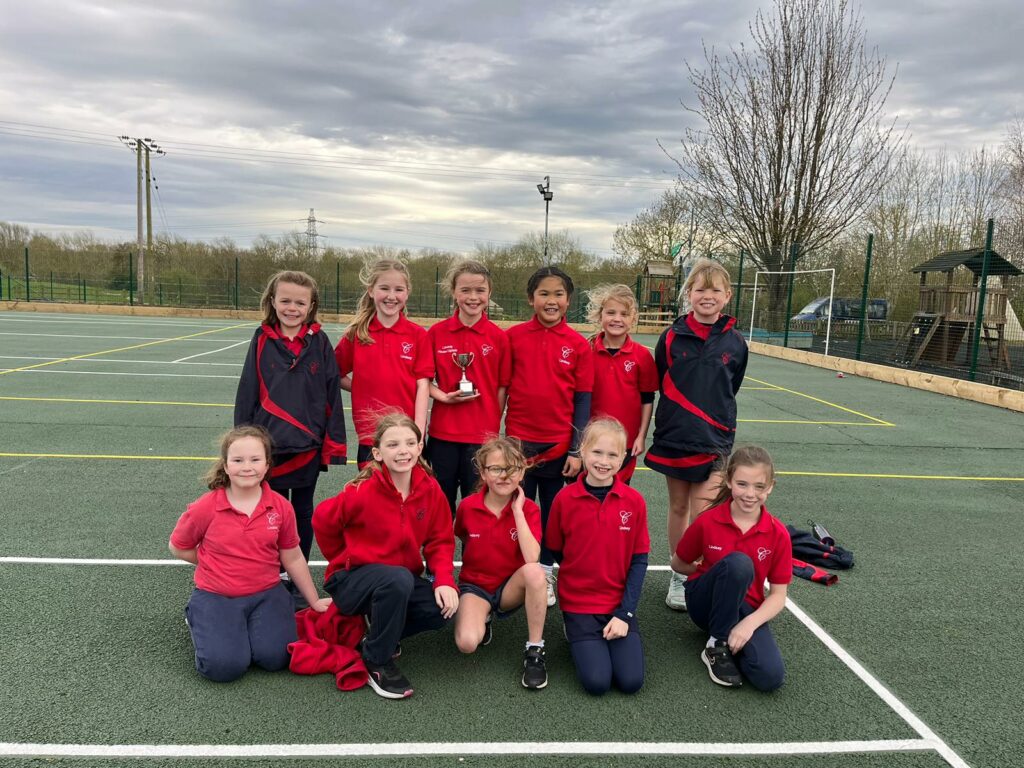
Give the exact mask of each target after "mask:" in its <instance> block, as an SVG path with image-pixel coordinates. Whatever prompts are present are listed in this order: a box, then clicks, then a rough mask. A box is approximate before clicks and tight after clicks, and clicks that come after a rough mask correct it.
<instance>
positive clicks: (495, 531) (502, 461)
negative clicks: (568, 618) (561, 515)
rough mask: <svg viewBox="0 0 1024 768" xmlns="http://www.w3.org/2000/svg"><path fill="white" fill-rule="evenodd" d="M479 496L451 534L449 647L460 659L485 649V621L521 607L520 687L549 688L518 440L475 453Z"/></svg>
mask: <svg viewBox="0 0 1024 768" xmlns="http://www.w3.org/2000/svg"><path fill="white" fill-rule="evenodd" d="M476 465H477V471H478V472H479V473H480V478H481V481H482V482H481V486H480V489H479V490H478V491H477V492H476V493H474V494H472V495H470V496H467V497H466V498H464V499H463V500H462V503H461V504H459V509H458V513H457V514H456V516H455V535H456V536H457V537H458V538H460V539H461V540H462V570H461V572H460V573H459V593H460V594H459V610H458V613H457V614H456V615H455V644H456V645H457V646H458V648H459V650H460V651H462V652H463V653H473V651H475V650H476V649H477V647H478V646H481V645H487V644H488V643H490V642H491V636H492V634H491V619H492V618H493V617H494V616H497V617H498V618H505V617H506V616H508V615H509V614H511V613H512V612H514V611H515V610H517V609H518V608H520V607H521V606H523V605H525V606H526V624H527V629H528V636H527V641H526V648H525V650H524V652H523V667H522V684H523V687H524V688H529V689H533V690H536V689H540V688H544V687H545V686H546V685H547V684H548V674H547V669H546V667H545V663H544V618H545V615H546V613H547V580H546V579H545V576H544V570H543V569H542V568H541V566H540V565H539V564H538V562H537V560H538V558H539V557H540V537H541V524H540V508H539V507H538V506H537V505H536V504H535V503H534V502H532V501H531V500H529V499H527V498H526V494H525V493H523V489H522V488H521V487H520V486H519V483H520V482H521V481H522V479H523V474H524V472H525V470H526V457H525V456H523V452H522V449H521V448H520V445H519V441H518V440H515V439H510V438H505V437H495V438H493V439H491V440H489V441H488V442H486V443H484V444H483V445H482V446H481V447H480V450H478V451H477V452H476Z"/></svg>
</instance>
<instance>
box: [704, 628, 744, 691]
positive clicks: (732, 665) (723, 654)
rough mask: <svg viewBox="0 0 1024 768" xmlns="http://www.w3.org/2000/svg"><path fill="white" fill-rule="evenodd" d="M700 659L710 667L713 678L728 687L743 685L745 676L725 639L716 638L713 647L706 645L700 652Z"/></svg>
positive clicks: (709, 671) (709, 670) (709, 672)
mask: <svg viewBox="0 0 1024 768" xmlns="http://www.w3.org/2000/svg"><path fill="white" fill-rule="evenodd" d="M700 660H701V661H703V662H704V666H705V667H707V668H708V674H709V675H711V680H712V681H713V682H715V683H718V685H724V686H725V687H726V688H738V687H740V686H741V685H743V678H742V677H741V676H740V670H739V668H738V667H737V666H736V659H734V658H733V656H732V651H730V650H729V644H728V643H727V642H725V641H724V640H716V641H715V645H714V647H713V648H709V647H707V646H705V648H704V650H703V651H701V652H700Z"/></svg>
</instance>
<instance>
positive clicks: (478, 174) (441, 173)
mask: <svg viewBox="0 0 1024 768" xmlns="http://www.w3.org/2000/svg"><path fill="white" fill-rule="evenodd" d="M3 126H11V128H5V127H3ZM0 134H6V135H12V136H20V137H23V138H36V139H44V140H49V141H59V142H64V143H75V144H90V145H95V146H110V144H109V142H101V141H97V140H94V139H93V138H92V137H93V136H96V137H100V136H103V134H100V133H97V132H94V131H82V130H70V129H65V128H57V127H53V126H41V125H38V124H34V123H18V122H14V121H8V120H0ZM163 144H164V146H166V147H171V148H174V149H175V150H176V154H177V155H181V156H185V157H195V158H203V159H218V160H225V159H233V160H236V161H240V162H252V163H261V164H268V165H292V166H305V167H311V168H348V169H353V170H364V171H368V172H372V171H390V172H392V173H398V174H408V175H415V176H428V177H429V176H433V177H439V178H446V177H461V178H465V177H471V178H479V179H491V180H504V181H526V180H530V179H532V178H534V176H535V175H536V171H534V170H532V169H525V168H504V167H494V168H487V167H482V166H479V165H466V164H459V163H440V162H429V161H409V160H399V159H393V158H379V157H362V156H354V155H346V154H338V153H332V154H321V153H313V152H293V151H289V150H273V149H258V148H253V147H246V146H241V147H240V146H237V145H236V146H230V145H223V144H201V143H197V142H178V141H173V140H165V141H164V143H163ZM558 175H559V177H560V178H565V180H566V183H571V184H578V185H580V186H587V187H633V188H637V189H664V188H665V187H666V185H668V184H670V183H675V178H674V177H673V178H671V179H668V178H666V179H665V180H664V181H660V180H658V179H656V178H652V177H629V176H616V175H611V174H599V173H588V172H581V171H559V172H558Z"/></svg>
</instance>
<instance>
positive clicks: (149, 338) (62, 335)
mask: <svg viewBox="0 0 1024 768" xmlns="http://www.w3.org/2000/svg"><path fill="white" fill-rule="evenodd" d="M236 327H237V326H234V325H227V326H224V328H225V329H227V328H231V329H234V328H236ZM212 330H218V329H217V328H214V329H212ZM0 336H20V337H22V338H26V337H42V338H47V339H116V340H118V341H176V342H182V343H190V344H193V343H196V342H202V343H206V344H209V343H210V342H211V341H223V339H168V338H167V337H165V336H86V335H83V334H69V333H16V332H14V331H10V332H8V331H0ZM246 341H248V339H246Z"/></svg>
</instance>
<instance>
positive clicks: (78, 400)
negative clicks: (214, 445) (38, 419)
mask: <svg viewBox="0 0 1024 768" xmlns="http://www.w3.org/2000/svg"><path fill="white" fill-rule="evenodd" d="M0 400H18V401H21V402H33V403H107V404H111V405H189V406H196V407H199V408H234V407H235V405H234V403H188V402H185V403H179V402H174V401H170V400H86V399H84V398H75V397H7V396H3V395H0Z"/></svg>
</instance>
